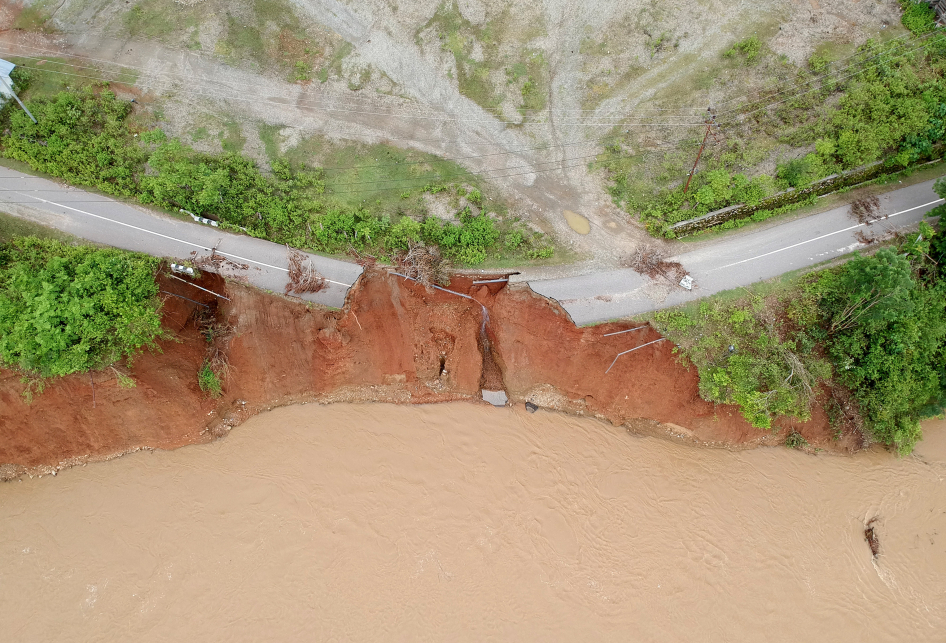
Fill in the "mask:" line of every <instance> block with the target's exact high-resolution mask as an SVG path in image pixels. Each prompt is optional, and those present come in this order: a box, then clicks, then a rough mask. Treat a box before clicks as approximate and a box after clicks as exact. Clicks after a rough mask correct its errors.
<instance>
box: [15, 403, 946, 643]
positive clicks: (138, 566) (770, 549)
mask: <svg viewBox="0 0 946 643" xmlns="http://www.w3.org/2000/svg"><path fill="white" fill-rule="evenodd" d="M926 430H927V434H928V439H927V440H926V441H925V442H924V443H922V444H921V446H920V447H919V448H918V450H917V454H916V455H914V456H911V457H909V458H906V459H897V458H895V457H892V456H890V455H887V454H883V453H865V454H861V455H859V456H857V457H853V458H841V457H828V456H812V455H806V454H804V453H800V452H797V451H791V450H789V449H785V448H772V449H757V450H752V451H743V452H730V451H725V450H712V449H700V448H694V447H690V446H685V445H679V444H674V443H671V442H667V441H662V440H658V439H654V438H640V437H635V436H632V435H629V434H628V433H627V432H626V431H625V430H623V429H621V428H616V427H613V426H610V425H608V424H603V423H601V422H598V421H594V420H588V419H581V418H574V417H568V416H564V415H557V414H553V413H547V412H543V411H540V412H538V413H536V414H534V415H530V414H527V413H526V412H525V411H523V410H521V409H517V410H497V409H492V408H487V407H480V406H473V405H469V404H459V403H458V404H446V405H438V406H421V407H397V406H386V405H344V404H338V405H333V406H316V405H304V406H295V407H288V408H283V409H278V410H275V411H272V412H270V413H267V414H264V415H260V416H257V417H256V418H254V419H252V420H250V421H248V422H247V423H245V424H244V425H243V426H241V427H239V428H237V429H236V430H234V431H233V432H232V433H231V434H230V436H229V437H227V438H226V439H223V440H220V441H218V442H215V443H212V444H207V445H201V446H193V447H186V448H183V449H179V450H177V451H173V452H156V453H137V454H134V455H130V456H126V457H123V458H120V459H117V460H113V461H111V462H104V463H98V464H92V465H88V466H86V467H79V468H75V469H71V470H66V471H63V472H61V473H60V474H59V475H58V476H56V477H51V476H46V477H43V478H41V479H40V478H37V479H32V480H30V479H27V480H24V481H22V482H12V483H6V484H0V630H2V633H0V640H3V641H5V642H7V643H10V642H13V641H28V642H34V641H67V642H69V641H136V642H142V641H161V642H167V641H228V642H229V641H418V640H431V641H484V640H496V641H590V640H594V641H660V642H666V641H687V642H693V641H741V642H746V641H792V642H793V643H797V642H798V641H832V642H839V641H859V642H863V641H913V642H918V641H940V642H941V641H943V640H946V424H944V423H942V422H939V423H929V424H927V425H926ZM874 516H877V521H876V523H875V529H876V533H877V535H878V538H879V546H880V552H879V555H878V556H877V557H876V558H874V557H873V556H872V555H871V551H870V547H869V546H868V544H867V542H866V541H865V538H864V524H865V522H866V521H867V520H868V519H870V518H872V517H874Z"/></svg>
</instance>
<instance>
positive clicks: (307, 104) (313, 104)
mask: <svg viewBox="0 0 946 643" xmlns="http://www.w3.org/2000/svg"><path fill="white" fill-rule="evenodd" d="M5 55H10V56H12V57H19V58H26V59H29V60H37V59H36V58H35V57H32V56H17V55H16V54H12V53H11V54H5ZM61 64H67V63H61ZM20 66H21V67H25V68H27V69H35V70H37V71H43V72H46V73H51V74H60V75H64V76H73V77H77V78H86V79H88V80H97V81H112V82H118V83H124V84H134V85H136V86H138V87H145V88H151V89H161V90H162V91H168V90H176V91H185V92H187V93H189V94H191V95H195V96H206V97H208V98H216V99H218V100H236V101H245V102H246V101H249V102H254V103H259V102H264V103H270V104H276V105H282V106H286V103H282V102H280V101H276V100H273V99H271V98H242V97H237V96H232V95H227V94H219V93H218V94H214V93H202V92H195V91H192V90H182V89H180V88H177V89H176V88H174V87H164V86H158V85H150V84H146V83H137V82H134V83H131V82H128V81H125V80H121V79H116V78H109V77H107V76H105V75H101V76H88V75H85V74H75V73H70V72H64V71H59V70H55V69H41V68H40V67H39V66H36V65H23V64H21V65H20ZM73 66H74V67H78V66H77V65H73ZM89 68H90V69H94V68H91V67H89ZM323 105H326V103H325V102H324V101H322V100H317V99H301V100H300V99H297V100H295V102H294V103H293V104H292V105H289V106H295V107H300V108H303V109H311V110H315V111H323V112H340V113H348V114H358V115H365V116H385V117H389V118H404V119H415V120H428V121H440V122H453V123H484V124H492V125H514V126H518V127H527V126H528V127H531V126H536V125H545V123H529V122H518V121H497V120H492V119H490V120H486V119H464V118H453V117H441V116H436V115H426V114H398V113H395V112H376V111H360V110H350V109H344V108H339V107H331V106H323ZM671 118H673V117H671ZM679 118H684V117H683V116H680V117H679ZM561 124H563V125H592V126H593V125H612V126H613V125H622V126H637V125H645V126H646V125H689V124H697V123H695V122H693V123H689V122H672V123H652V122H648V121H643V120H641V121H638V122H628V121H627V120H626V119H625V118H623V117H622V118H621V119H619V120H609V121H598V122H594V121H581V120H574V121H565V122H563V123H561Z"/></svg>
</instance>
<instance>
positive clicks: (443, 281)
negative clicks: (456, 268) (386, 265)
mask: <svg viewBox="0 0 946 643" xmlns="http://www.w3.org/2000/svg"><path fill="white" fill-rule="evenodd" d="M394 263H395V264H396V265H397V269H398V272H400V273H401V274H403V275H405V276H407V277H410V278H411V279H414V280H416V281H418V282H420V283H422V284H424V285H425V286H430V285H431V284H439V285H441V286H446V285H449V284H450V274H449V271H450V263H449V262H448V261H447V260H446V259H444V258H443V257H442V256H441V255H440V251H439V250H438V249H437V248H436V247H434V246H425V245H424V244H422V243H415V242H413V241H412V242H410V246H409V249H408V251H407V252H403V253H401V254H399V255H398V256H396V257H395V258H394Z"/></svg>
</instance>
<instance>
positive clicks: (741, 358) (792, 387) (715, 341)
mask: <svg viewBox="0 0 946 643" xmlns="http://www.w3.org/2000/svg"><path fill="white" fill-rule="evenodd" d="M798 301H800V300H799V299H798V293H797V292H795V291H794V289H781V290H780V291H778V292H776V293H773V294H770V295H768V296H767V297H763V296H760V295H750V296H747V297H744V298H740V299H738V300H736V301H729V302H727V301H724V300H721V299H719V298H711V299H707V300H704V301H702V302H701V303H700V304H699V305H697V306H691V307H688V308H684V309H675V310H667V311H661V312H658V313H655V315H654V323H655V324H656V325H657V328H658V329H659V330H660V331H661V332H662V333H665V334H667V335H668V336H669V337H670V338H671V339H672V340H673V341H674V343H676V344H678V345H679V346H680V348H681V349H682V350H683V352H684V353H685V354H686V356H687V357H688V358H689V359H690V360H691V361H692V362H693V363H694V364H695V365H696V366H697V368H698V369H699V372H700V395H701V397H703V399H705V400H710V401H712V402H718V403H723V404H737V405H739V406H740V407H741V408H742V413H743V415H744V416H745V417H746V419H747V420H749V421H750V422H751V423H752V424H753V426H757V427H760V428H766V429H767V428H770V427H771V423H772V419H773V418H774V417H777V416H779V415H793V416H795V417H798V418H802V419H807V418H808V417H809V416H810V406H811V402H812V399H813V395H814V386H815V383H816V382H817V381H818V380H819V379H823V378H824V377H827V375H828V373H829V367H828V365H827V363H826V362H825V360H824V359H822V358H820V357H818V356H817V355H816V354H815V353H813V350H812V349H813V348H814V340H813V339H812V338H811V337H810V336H809V335H807V334H805V333H803V332H795V329H796V327H797V324H798V323H799V321H800V320H799V319H798V317H799V315H801V314H803V313H804V312H806V311H805V310H804V309H801V308H799V307H798V306H797V304H796V305H794V306H791V307H790V305H791V304H793V302H798ZM802 321H804V320H802Z"/></svg>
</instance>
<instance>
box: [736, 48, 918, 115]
mask: <svg viewBox="0 0 946 643" xmlns="http://www.w3.org/2000/svg"><path fill="white" fill-rule="evenodd" d="M923 47H924V45H920V46H919V47H915V48H913V49H911V50H909V51H905V52H903V53H901V54H897V55H894V56H893V58H902V57H903V56H906V55H907V54H910V53H912V52H914V51H916V50H917V49H922V48H923ZM869 70H870V67H865V68H864V69H861V70H859V71H856V72H854V73H851V74H848V75H847V76H843V77H841V78H838V79H837V81H836V82H840V81H842V80H847V79H848V78H853V77H854V76H857V75H858V74H863V73H864V72H865V71H869ZM822 89H823V88H822V87H814V88H812V89H809V90H808V91H806V92H801V93H799V94H793V95H791V96H789V97H788V98H785V99H782V100H780V101H776V102H774V103H768V104H766V105H762V106H761V107H758V108H756V109H754V110H752V111H749V112H745V113H742V114H737V117H738V118H739V119H740V120H743V119H745V117H746V116H749V115H751V114H755V113H756V112H759V111H761V110H763V109H768V108H770V107H774V106H775V105H781V104H782V103H786V102H788V101H790V100H794V99H796V98H799V97H800V96H804V95H805V94H810V93H811V92H815V91H821V90H822ZM730 113H731V112H730Z"/></svg>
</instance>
